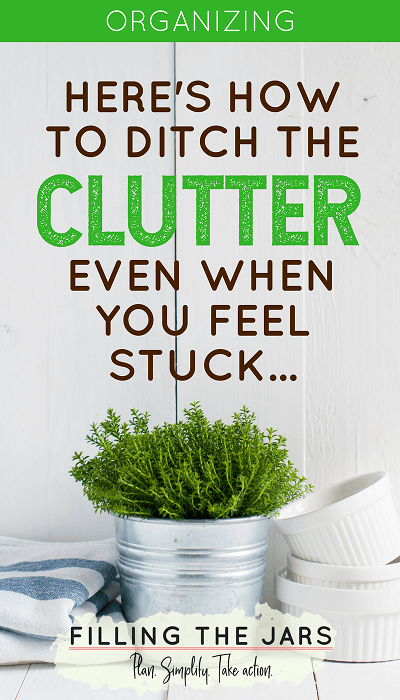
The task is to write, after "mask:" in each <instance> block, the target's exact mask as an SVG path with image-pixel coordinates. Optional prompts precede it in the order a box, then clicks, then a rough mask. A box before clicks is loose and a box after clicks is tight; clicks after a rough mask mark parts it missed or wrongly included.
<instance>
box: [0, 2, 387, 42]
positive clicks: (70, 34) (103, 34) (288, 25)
mask: <svg viewBox="0 0 400 700" xmlns="http://www.w3.org/2000/svg"><path fill="white" fill-rule="evenodd" d="M399 21H400V3H399V2H397V1H396V2H394V1H393V0H392V1H391V2H387V3H382V4H381V5H375V6H372V5H370V4H369V3H361V2H348V0H335V2H334V3H329V2H325V3H321V1H320V0H318V1H317V0H311V1H310V0H306V1H304V0H303V1H302V2H301V1H299V0H294V1H291V0H289V2H288V1H287V0H282V2H281V3H280V2H279V1H276V0H275V2H274V3H265V2H260V0H254V2H252V3H248V2H246V3H244V2H236V1H235V2H233V3H231V2H227V1H226V2H225V3H222V2H219V3H218V4H216V5H215V4H214V3H211V2H205V1H204V0H201V1H200V2H199V1H197V0H193V1H192V2H182V3H177V2H174V1H173V0H158V1H157V2H156V1H154V2H149V1H148V0H144V1H143V0H135V1H134V2H130V3H128V2H126V0H99V1H98V2H96V3H94V2H91V3H88V2H86V3H85V2H83V3H82V2H81V1H79V0H70V1H69V2H68V3H65V4H64V3H56V2H54V0H51V1H50V0H42V2H41V3H40V4H37V3H32V2H31V0H30V1H29V2H27V0H21V2H19V3H15V4H12V3H7V4H6V5H5V6H4V7H3V8H2V13H1V28H0V40H1V41H68V42H69V41H71V42H74V41H107V42H108V41H123V42H143V41H146V42H148V41H151V42H160V41H161V42H165V41H169V42H171V41H181V42H192V41H196V42H206V41H219V42H234V41H245V42H276V41H290V42H298V41H314V42H316V41H318V42H319V41H321V42H326V41H332V42H337V41H369V42H370V41H393V42H395V41H398V39H399V23H400V22H399Z"/></svg>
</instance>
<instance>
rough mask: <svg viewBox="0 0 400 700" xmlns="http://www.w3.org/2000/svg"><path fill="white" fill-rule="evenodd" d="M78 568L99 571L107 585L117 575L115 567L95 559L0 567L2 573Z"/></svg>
mask: <svg viewBox="0 0 400 700" xmlns="http://www.w3.org/2000/svg"><path fill="white" fill-rule="evenodd" d="M71 567H78V568H80V569H93V570H94V571H98V572H99V574H101V575H102V577H103V578H104V584H105V585H107V584H108V583H110V581H112V579H113V578H114V576H116V574H117V570H116V568H115V566H113V565H112V564H109V563H108V562H107V561H97V560H94V559H44V560H43V561H20V562H18V563H17V564H10V565H9V566H0V573H7V572H8V571H27V572H28V571H51V570H52V569H67V568H71Z"/></svg>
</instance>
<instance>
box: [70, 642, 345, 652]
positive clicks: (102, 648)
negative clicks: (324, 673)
mask: <svg viewBox="0 0 400 700" xmlns="http://www.w3.org/2000/svg"><path fill="white" fill-rule="evenodd" d="M332 649H333V647H270V646H264V647H247V646H246V647H244V646H243V647H174V648H171V647H128V646H124V645H122V644H121V646H118V647H111V646H102V647H76V646H73V647H69V650H70V651H174V650H176V651H331V650H332Z"/></svg>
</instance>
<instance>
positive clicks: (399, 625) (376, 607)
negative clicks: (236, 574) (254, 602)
mask: <svg viewBox="0 0 400 700" xmlns="http://www.w3.org/2000/svg"><path fill="white" fill-rule="evenodd" d="M275 594H276V597H277V599H278V601H279V609H280V610H281V612H283V613H290V614H291V615H294V616H296V617H300V616H301V615H302V614H303V613H304V612H308V613H314V614H318V615H321V616H322V617H323V618H324V619H325V620H326V621H327V623H328V625H329V626H330V627H331V628H332V629H334V630H336V633H337V634H336V637H335V647H334V649H333V650H331V651H327V653H326V658H327V659H330V660H331V661H359V662H360V661H362V662H369V661H390V660H392V659H399V658H400V595H399V591H395V590H392V591H390V590H388V591H385V592H383V591H344V590H338V589H335V588H330V589H329V588H318V587H317V586H305V585H304V584H301V583H295V582H294V581H290V580H288V579H287V576H286V569H281V571H279V573H278V574H276V576H275Z"/></svg>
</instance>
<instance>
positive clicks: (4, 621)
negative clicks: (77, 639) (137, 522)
mask: <svg viewBox="0 0 400 700" xmlns="http://www.w3.org/2000/svg"><path fill="white" fill-rule="evenodd" d="M116 564H117V552H116V547H115V540H114V539H108V540H103V541H100V542H74V543H69V542H32V541H29V540H19V539H14V538H11V537H0V663H17V662H22V661H34V660H36V661H50V660H52V658H43V656H44V655H46V654H44V651H45V650H50V643H51V641H52V640H54V639H55V638H56V636H57V634H67V633H68V630H69V628H70V626H71V623H72V622H73V619H74V617H80V616H82V615H84V614H85V613H87V612H91V613H93V615H96V614H97V613H99V612H100V611H102V610H104V611H105V610H107V606H108V607H109V604H110V603H112V602H113V601H115V599H116V597H117V596H118V595H119V592H120V590H119V583H118V581H117V580H116V577H117V568H116ZM109 610H110V612H112V613H114V614H116V613H119V615H120V614H121V613H120V610H116V608H115V606H112V608H109ZM40 642H41V643H40ZM18 649H19V650H20V651H18ZM29 649H31V650H32V651H31V652H30V651H29ZM39 651H40V652H41V653H40V654H39V658H35V653H36V654H37V653H38V652H39ZM22 652H23V654H24V656H21V654H22ZM47 656H48V654H47ZM50 656H51V657H52V656H53V654H51V655H50ZM11 657H12V658H11Z"/></svg>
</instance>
